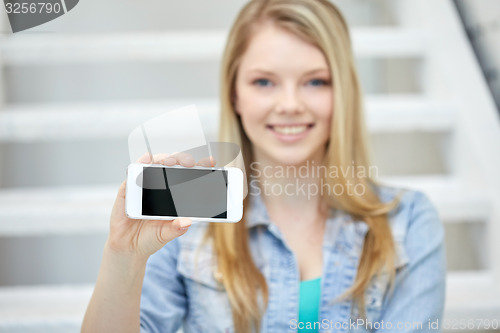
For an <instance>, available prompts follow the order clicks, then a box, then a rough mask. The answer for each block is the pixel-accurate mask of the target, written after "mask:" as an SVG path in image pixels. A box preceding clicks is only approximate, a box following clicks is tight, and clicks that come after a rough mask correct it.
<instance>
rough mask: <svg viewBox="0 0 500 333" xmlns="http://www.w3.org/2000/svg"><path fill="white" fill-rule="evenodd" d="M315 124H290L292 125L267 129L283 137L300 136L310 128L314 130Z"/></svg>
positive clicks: (269, 126) (273, 126) (271, 126)
mask: <svg viewBox="0 0 500 333" xmlns="http://www.w3.org/2000/svg"><path fill="white" fill-rule="evenodd" d="M313 126H314V124H290V125H267V126H266V127H267V128H269V129H270V130H272V131H274V132H276V133H278V134H281V135H291V136H292V135H299V134H302V133H304V132H306V131H307V130H309V129H310V128H312V127H313Z"/></svg>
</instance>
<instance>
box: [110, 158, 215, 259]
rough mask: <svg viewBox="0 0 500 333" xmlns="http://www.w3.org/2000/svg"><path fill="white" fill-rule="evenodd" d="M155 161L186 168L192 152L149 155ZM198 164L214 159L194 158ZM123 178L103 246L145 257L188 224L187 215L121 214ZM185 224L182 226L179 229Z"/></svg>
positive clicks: (144, 161) (208, 164)
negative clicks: (145, 216)
mask: <svg viewBox="0 0 500 333" xmlns="http://www.w3.org/2000/svg"><path fill="white" fill-rule="evenodd" d="M153 160H154V162H155V163H161V164H164V165H167V166H173V165H180V166H183V167H186V168H190V167H194V166H195V161H194V159H193V157H192V156H190V155H188V154H184V153H180V154H174V155H167V154H156V155H154V156H153ZM136 163H139V164H141V163H142V164H150V163H151V157H150V156H149V154H144V155H143V156H141V157H140V158H139V159H138V160H137V161H136ZM197 165H198V166H204V167H211V166H214V165H215V161H214V160H213V159H211V158H204V159H201V160H200V161H198V163H197ZM126 188H127V181H126V180H125V181H123V183H122V184H121V186H120V188H119V190H118V194H117V196H116V200H115V203H114V205H113V209H112V212H111V218H110V232H109V235H108V239H107V246H108V247H109V248H110V249H111V250H112V251H114V252H116V253H120V254H126V255H134V256H139V257H145V258H147V257H149V256H150V255H152V254H153V253H155V252H156V251H158V250H159V249H161V248H162V247H163V246H164V245H165V244H167V243H168V242H169V241H171V240H173V239H174V238H176V237H179V236H182V235H183V234H184V233H185V232H186V230H187V228H188V227H189V226H190V225H191V222H192V220H191V219H189V218H174V219H170V220H154V219H139V220H137V219H131V218H129V217H128V216H127V215H126V214H125V208H126ZM183 227H186V229H181V228H183Z"/></svg>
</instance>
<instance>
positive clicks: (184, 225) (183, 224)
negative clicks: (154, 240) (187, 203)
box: [160, 217, 192, 242]
mask: <svg viewBox="0 0 500 333" xmlns="http://www.w3.org/2000/svg"><path fill="white" fill-rule="evenodd" d="M191 224H192V221H191V219H189V218H184V217H183V218H178V219H175V220H173V221H171V222H170V223H168V225H165V224H164V225H163V228H162V229H161V234H160V239H161V240H162V241H163V242H165V241H170V240H172V239H173V238H175V237H178V236H181V235H183V234H184V233H185V232H186V230H188V229H189V227H190V226H191Z"/></svg>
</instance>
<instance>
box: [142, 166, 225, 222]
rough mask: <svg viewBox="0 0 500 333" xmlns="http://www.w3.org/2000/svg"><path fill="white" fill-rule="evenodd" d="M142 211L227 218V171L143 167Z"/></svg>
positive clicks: (144, 212)
mask: <svg viewBox="0 0 500 333" xmlns="http://www.w3.org/2000/svg"><path fill="white" fill-rule="evenodd" d="M142 184H143V185H142V214H143V215H148V216H187V217H209V218H221V219H222V218H227V171H224V170H200V169H189V168H185V169H181V168H161V167H145V168H143V179H142Z"/></svg>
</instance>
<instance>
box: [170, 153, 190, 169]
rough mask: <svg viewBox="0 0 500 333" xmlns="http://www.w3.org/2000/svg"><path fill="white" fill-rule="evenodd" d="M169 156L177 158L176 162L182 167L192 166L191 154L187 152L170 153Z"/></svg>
mask: <svg viewBox="0 0 500 333" xmlns="http://www.w3.org/2000/svg"><path fill="white" fill-rule="evenodd" d="M170 156H171V157H174V158H175V159H176V160H177V164H179V165H182V166H184V167H187V168H190V167H193V166H194V164H195V162H194V158H193V156H192V155H191V154H188V153H182V152H181V153H175V154H172V155H170Z"/></svg>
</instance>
